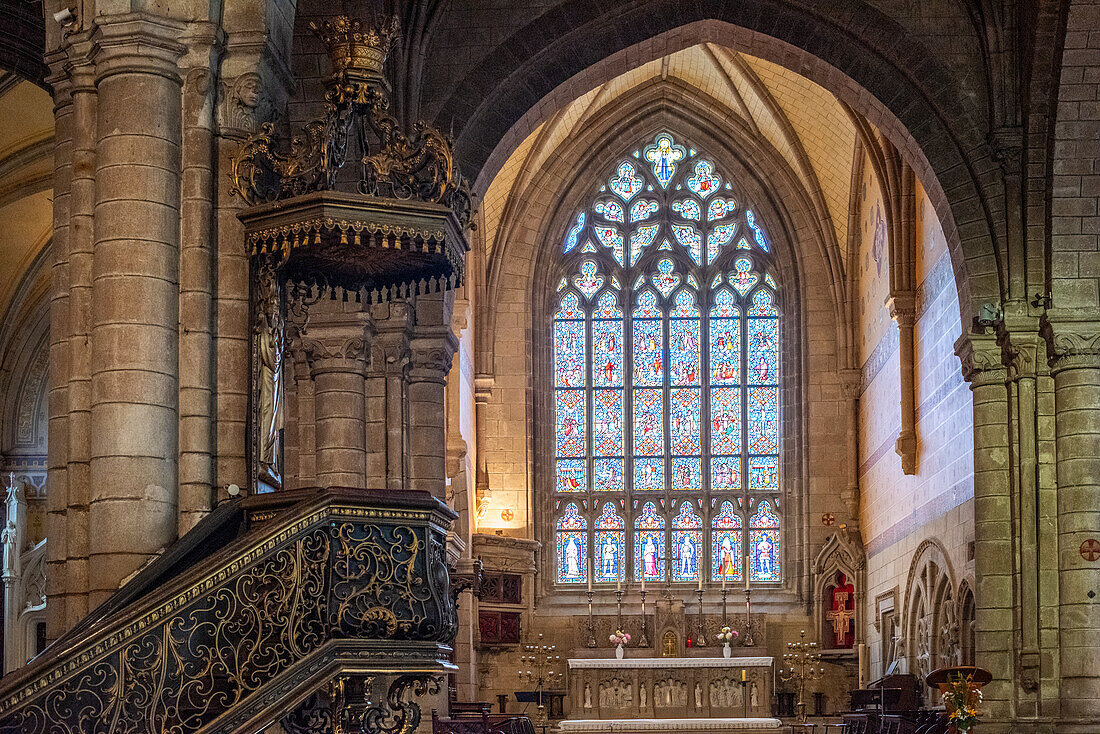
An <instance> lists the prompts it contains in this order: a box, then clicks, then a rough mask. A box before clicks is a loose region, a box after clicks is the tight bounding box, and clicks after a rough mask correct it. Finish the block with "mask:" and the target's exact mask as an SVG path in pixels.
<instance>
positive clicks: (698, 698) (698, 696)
mask: <svg viewBox="0 0 1100 734" xmlns="http://www.w3.org/2000/svg"><path fill="white" fill-rule="evenodd" d="M695 708H696V709H701V708H703V687H702V686H700V685H699V684H698V683H696V684H695Z"/></svg>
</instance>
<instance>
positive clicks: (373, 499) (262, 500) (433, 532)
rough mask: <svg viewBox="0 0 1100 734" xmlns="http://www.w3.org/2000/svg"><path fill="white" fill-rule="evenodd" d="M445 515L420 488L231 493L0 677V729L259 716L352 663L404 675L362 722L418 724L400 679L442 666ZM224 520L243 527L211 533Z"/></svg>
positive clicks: (382, 674)
mask: <svg viewBox="0 0 1100 734" xmlns="http://www.w3.org/2000/svg"><path fill="white" fill-rule="evenodd" d="M453 518H454V516H453V513H451V511H450V510H448V509H447V508H446V507H445V506H443V505H442V504H441V503H440V502H439V501H438V500H436V499H434V498H432V497H431V496H429V495H427V494H425V493H409V494H408V495H401V496H398V497H395V496H394V495H392V494H390V495H387V496H383V495H381V494H380V493H375V492H369V491H362V490H309V491H306V490H302V491H296V492H286V493H280V494H278V495H260V496H255V497H250V498H246V499H244V500H241V501H238V502H237V503H236V504H235V505H234V507H233V508H231V509H230V510H229V511H224V510H223V511H222V512H220V513H219V516H218V518H217V519H216V520H214V519H212V520H211V522H212V523H213V522H217V523H221V527H220V533H219V528H211V527H209V526H207V527H204V526H203V525H202V524H200V526H199V527H197V528H196V529H195V530H194V531H192V533H195V532H198V533H199V534H200V535H201V534H203V533H205V536H203V537H206V538H210V539H211V540H210V541H209V545H210V546H212V548H210V549H205V550H204V549H203V548H201V547H195V546H196V544H195V542H194V539H192V540H191V542H190V543H187V542H186V541H187V540H188V539H187V537H186V536H185V538H184V539H183V540H181V544H180V545H182V546H186V547H185V548H184V549H183V550H181V551H178V552H176V553H173V549H169V550H168V551H167V552H166V553H165V554H164V557H162V558H161V559H159V560H158V562H157V563H154V564H151V566H150V567H149V568H147V569H146V570H145V571H144V572H142V574H139V576H138V577H136V578H135V579H134V580H133V581H131V582H130V584H127V586H126V587H124V588H123V589H122V590H120V592H119V594H118V595H117V596H118V597H120V598H119V599H114V600H111V601H108V602H107V603H106V604H104V606H103V607H101V608H100V609H99V610H97V611H96V612H93V614H92V615H91V618H90V620H89V621H88V622H86V623H85V624H82V625H81V626H80V627H79V628H77V630H74V633H71V634H70V635H68V636H66V637H64V638H62V639H61V640H58V642H57V643H55V644H54V645H52V646H51V647H50V648H49V649H47V651H46V652H45V653H43V655H41V656H40V657H39V658H38V659H37V660H36V661H34V662H33V663H32V664H31V665H29V666H27V667H26V668H24V669H23V670H21V671H19V672H18V673H16V674H14V675H12V676H9V677H8V678H6V679H5V680H4V681H3V686H2V687H0V732H5V733H7V732H74V733H75V732H80V734H93V733H99V732H103V733H104V734H107V733H108V732H110V733H111V734H119V733H121V732H173V733H176V734H189V733H191V732H204V733H205V732H230V731H241V730H253V731H255V730H258V729H259V728H261V727H262V726H266V725H267V724H268V723H270V722H272V721H275V720H277V719H278V718H280V717H281V716H283V715H286V714H288V713H290V711H291V709H292V708H293V707H294V706H295V705H296V704H297V703H298V702H300V701H302V700H303V699H305V698H307V697H308V696H310V695H311V694H312V693H313V692H314V691H318V690H321V689H323V690H326V691H327V690H330V689H332V688H333V686H334V685H336V684H338V685H339V686H340V687H342V686H343V685H344V684H345V683H346V682H347V680H348V678H347V675H346V673H347V672H348V671H352V672H353V673H354V674H355V675H357V676H363V675H368V676H369V680H371V681H375V680H376V679H377V682H378V683H382V684H384V683H385V682H386V681H389V680H390V679H391V678H392V679H393V682H394V685H395V686H396V687H397V690H395V689H394V687H393V686H391V689H390V696H389V699H392V700H390V701H388V705H389V706H390V710H386V709H385V708H384V707H383V706H374V711H373V713H368V712H367V711H366V709H367V708H368V707H367V706H364V710H363V711H362V712H361V714H362V715H361V716H360V719H361V723H363V722H365V723H369V720H370V719H371V717H373V719H374V720H378V721H380V720H382V719H385V718H387V717H389V719H390V720H392V719H394V718H395V717H399V718H401V720H402V721H404V722H405V724H404V725H403V728H404V726H405V725H410V724H411V727H409V728H410V729H411V728H415V726H416V724H417V722H418V721H419V716H420V713H419V709H418V708H417V707H416V706H415V704H409V703H408V702H407V701H405V700H404V698H403V696H404V694H405V693H406V691H405V689H406V688H408V687H409V686H408V685H400V684H399V683H398V681H400V680H401V679H405V680H410V681H411V680H414V679H415V680H418V681H428V684H426V686H421V688H424V687H427V688H431V687H433V686H437V685H438V684H437V682H436V681H435V676H434V675H433V674H434V673H437V672H440V671H443V670H445V669H446V668H447V666H448V664H447V663H445V662H444V661H445V659H446V657H447V654H448V653H449V647H448V644H449V642H450V640H451V639H452V638H453V636H454V633H455V628H456V624H457V616H456V613H455V601H454V596H453V595H452V593H451V590H450V582H449V577H448V572H447V568H446V565H445V562H444V559H445V543H446V529H447V527H448V526H449V524H450V522H451V521H452V520H453ZM208 525H209V524H208ZM226 528H229V529H230V530H231V531H233V533H231V534H237V533H239V534H237V537H235V538H234V539H231V540H228V542H223V543H222V545H221V546H220V547H218V543H217V542H215V541H216V540H217V539H218V538H223V539H224V537H225V535H226V534H227V532H226ZM200 545H201V544H200ZM135 584H136V585H137V588H138V589H141V590H143V593H140V594H137V595H136V596H135V594H136V592H135V589H134V588H132V587H131V585H135ZM123 602H124V603H123ZM387 676H388V677H387ZM414 692H415V691H414ZM332 700H333V701H335V700H336V698H335V697H332ZM364 700H366V699H364ZM367 703H370V702H369V701H367ZM395 707H396V708H395ZM410 707H411V709H415V710H410ZM414 719H415V721H414Z"/></svg>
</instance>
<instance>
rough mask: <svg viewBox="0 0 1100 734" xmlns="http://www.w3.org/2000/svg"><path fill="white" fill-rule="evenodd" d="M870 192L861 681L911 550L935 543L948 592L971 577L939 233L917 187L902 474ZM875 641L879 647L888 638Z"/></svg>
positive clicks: (898, 607) (968, 405)
mask: <svg viewBox="0 0 1100 734" xmlns="http://www.w3.org/2000/svg"><path fill="white" fill-rule="evenodd" d="M867 183H872V182H867ZM875 189H877V185H874V184H873V183H872V185H870V186H865V188H864V191H865V192H866V199H865V205H864V207H863V216H862V217H861V225H862V242H861V248H860V263H859V264H860V276H861V280H862V281H863V286H862V288H861V290H862V292H863V293H864V294H865V295H866V299H865V300H864V301H863V303H862V322H861V323H862V326H861V330H860V331H861V334H862V335H864V336H865V337H877V339H868V341H867V342H865V346H864V348H863V350H862V351H863V358H864V362H863V369H862V373H863V374H862V394H861V395H860V403H859V405H860V431H859V450H860V494H861V503H860V504H861V530H862V533H863V540H864V543H865V545H866V553H867V594H866V596H865V597H864V605H865V611H866V619H867V621H868V623H869V625H868V627H867V628H866V629H867V642H868V644H869V646H870V647H869V651H870V675H871V678H877V677H879V676H880V675H882V671H883V669H884V666H883V663H884V660H883V659H884V657H889V655H890V653H889V648H887V649H886V650H885V651H884V645H883V643H884V640H883V638H884V636H886V633H884V631H883V629H882V628H881V624H882V621H881V619H880V618H881V616H882V608H883V607H884V606H886V607H890V606H891V604H894V610H895V612H896V614H897V617H898V621H899V623H904V622H905V621H906V620H907V619H908V616H907V615H909V613H910V611H911V610H909V609H907V608H906V600H907V599H908V598H909V596H908V594H909V591H910V589H908V588H907V580H908V578H909V575H910V572H911V565H912V564H913V563H914V562H915V560H916V558H915V556H916V551H917V549H918V547H919V546H920V545H921V544H922V543H924V542H925V541H928V540H935V541H936V542H938V543H940V544H941V545H942V546H943V548H944V549H945V551H946V554H947V557H948V561H949V562H950V565H951V568H952V571H951V572H950V575H951V579H952V584H953V585H954V587H955V591H956V592H957V590H958V588H959V584H960V583H961V582H962V581H963V580H964V579H967V578H972V576H973V563H972V560H973V558H972V556H971V555H970V553H969V552H970V544H971V542H972V541H973V539H974V507H973V496H974V476H973V475H974V465H973V445H974V444H973V406H972V400H971V396H970V390H969V389H968V387H967V385H966V384H965V383H964V382H963V380H962V376H961V374H960V373H959V369H958V361H957V358H956V357H955V355H954V342H955V340H956V338H958V336H959V334H960V333H961V328H960V325H959V321H958V300H957V295H956V289H955V285H954V279H953V278H952V274H951V268H950V261H949V260H948V255H947V248H946V244H945V242H944V237H943V232H942V230H941V229H940V227H939V224H938V222H937V221H936V219H935V216H934V215H933V212H932V209H931V205H930V203H929V201H928V199H927V197H926V196H924V195H923V192H920V194H919V196H918V199H917V217H916V219H917V222H916V225H917V226H916V236H917V250H916V252H917V258H916V274H917V278H916V280H917V282H918V284H919V285H918V288H917V299H916V300H917V321H916V328H915V336H914V338H915V342H916V344H915V350H914V354H915V362H916V364H915V386H916V393H917V394H916V405H917V423H916V432H917V472H916V474H912V475H907V474H905V473H903V471H902V462H901V457H900V456H899V455H898V454H897V453H896V452H895V450H894V445H895V441H896V440H897V437H898V433H899V431H900V429H901V419H900V413H899V410H900V408H899V402H898V394H899V391H900V390H901V382H900V379H899V374H900V364H899V359H900V350H899V348H898V326H897V324H896V323H894V322H893V321H892V320H891V319H890V317H889V312H888V309H887V306H886V304H885V302H884V300H883V298H884V296H885V295H886V294H887V292H888V288H887V287H886V286H885V284H884V281H885V280H886V271H885V268H888V267H889V263H887V262H884V261H885V260H886V259H887V253H886V252H885V251H884V248H883V246H882V245H881V244H880V243H879V242H878V239H879V236H880V235H879V234H878V233H880V232H881V231H882V229H881V226H880V222H879V216H878V212H879V211H880V210H879V207H880V206H881V195H880V194H878V192H877V191H875ZM880 264H881V266H882V267H880ZM895 600H896V601H895ZM903 627H904V624H903ZM901 631H902V632H903V637H904V636H905V635H904V629H903V628H902V629H901ZM885 642H886V644H887V645H889V640H886V641H885ZM916 643H917V640H912V639H904V640H903V643H902V644H903V650H904V651H905V653H904V654H906V655H907V656H909V657H912V651H913V649H914V648H915V645H916ZM885 662H886V663H887V664H888V663H889V662H890V660H886V661H885ZM911 667H913V666H912V664H911Z"/></svg>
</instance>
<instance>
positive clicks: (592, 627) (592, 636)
mask: <svg viewBox="0 0 1100 734" xmlns="http://www.w3.org/2000/svg"><path fill="white" fill-rule="evenodd" d="M585 594H586V595H587V596H588V640H587V641H586V642H585V644H586V645H587V646H588V647H595V646H596V623H595V622H594V621H593V620H592V594H593V592H592V589H589V590H588V591H586V592H585Z"/></svg>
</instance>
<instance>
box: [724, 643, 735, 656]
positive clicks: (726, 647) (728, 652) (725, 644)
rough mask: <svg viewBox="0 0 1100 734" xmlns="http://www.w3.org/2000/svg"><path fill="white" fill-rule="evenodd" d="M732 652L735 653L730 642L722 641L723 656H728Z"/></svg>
mask: <svg viewBox="0 0 1100 734" xmlns="http://www.w3.org/2000/svg"><path fill="white" fill-rule="evenodd" d="M732 654H733V651H732V650H730V644H729V643H728V642H723V643H722V657H724V658H728V657H729V656H730V655H732Z"/></svg>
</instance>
